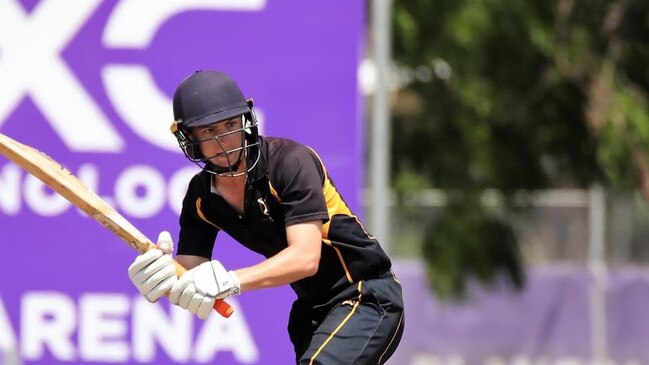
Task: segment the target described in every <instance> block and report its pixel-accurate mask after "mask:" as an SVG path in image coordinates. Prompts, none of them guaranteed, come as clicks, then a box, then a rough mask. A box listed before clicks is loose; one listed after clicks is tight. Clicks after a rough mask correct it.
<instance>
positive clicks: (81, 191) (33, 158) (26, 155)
mask: <svg viewBox="0 0 649 365" xmlns="http://www.w3.org/2000/svg"><path fill="white" fill-rule="evenodd" d="M0 154H2V155H4V156H5V157H7V158H8V159H9V160H11V161H13V162H14V163H15V164H16V165H18V166H20V167H22V168H23V169H25V170H26V171H27V172H29V173H30V174H31V175H33V176H35V177H37V178H38V179H39V180H41V181H42V182H43V183H44V184H46V185H48V186H49V187H51V188H52V189H53V190H54V191H56V192H57V193H59V194H60V195H61V196H63V197H64V198H65V199H67V200H68V201H70V202H71V203H72V204H74V205H75V206H76V207H78V208H79V209H81V210H82V211H83V212H85V213H86V214H87V215H89V216H90V217H92V218H93V219H94V220H96V221H97V222H99V223H100V224H101V225H102V226H104V227H105V228H106V229H108V230H109V231H111V232H113V233H114V234H116V235H117V236H119V237H120V238H121V239H122V240H124V241H125V242H126V243H128V244H129V245H130V246H131V247H133V248H134V249H136V250H137V251H138V252H140V253H142V252H146V251H148V250H149V249H150V248H153V247H155V245H154V244H153V243H152V242H151V240H149V239H148V238H147V237H146V236H145V235H144V234H142V232H140V231H139V230H138V229H137V228H135V226H133V225H132V224H131V223H130V222H129V221H128V220H127V219H126V218H124V217H123V216H122V215H121V214H119V213H118V212H117V211H115V209H113V207H111V206H110V205H109V204H108V203H106V202H105V201H104V200H103V199H102V198H101V197H99V196H98V195H97V194H96V193H95V192H94V191H92V190H91V189H90V188H89V187H88V186H87V185H86V184H84V183H83V182H82V181H81V180H79V178H77V177H76V176H75V175H73V174H72V173H71V172H70V171H68V170H67V169H66V168H64V167H63V166H61V165H60V164H59V163H58V162H56V161H54V159H52V158H51V157H49V156H47V155H46V154H45V153H43V152H41V151H39V150H37V149H35V148H32V147H30V146H27V145H24V144H22V143H20V142H17V141H15V140H13V139H11V138H9V137H7V136H6V135H4V134H2V133H0ZM174 263H175V266H176V274H178V276H181V275H182V274H184V273H185V272H186V270H185V268H183V267H182V266H181V265H180V264H178V263H176V262H174ZM214 308H215V309H216V310H217V311H218V312H219V313H220V314H221V315H223V316H224V317H229V316H230V315H231V314H232V312H233V309H232V307H230V306H229V305H228V304H227V303H226V302H224V301H222V300H217V301H216V303H215V304H214Z"/></svg>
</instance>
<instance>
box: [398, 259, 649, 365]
mask: <svg viewBox="0 0 649 365" xmlns="http://www.w3.org/2000/svg"><path fill="white" fill-rule="evenodd" d="M394 271H395V273H396V274H397V275H398V276H399V279H400V281H401V283H402V286H403V289H404V298H405V299H406V301H405V303H406V308H405V313H406V322H405V331H404V336H403V339H402V341H401V345H400V346H399V348H398V349H397V351H396V352H395V354H394V356H393V357H392V359H391V364H412V365H425V364H426V365H433V364H434V365H592V364H607V365H641V364H649V348H648V347H647V345H646V344H647V339H648V338H649V315H647V306H649V270H647V269H646V268H633V267H617V268H613V269H611V270H610V271H609V272H608V273H607V274H606V275H605V276H604V277H603V282H602V288H603V295H602V296H601V298H600V299H599V300H597V299H596V298H597V295H595V291H594V290H595V288H596V285H595V276H594V275H593V274H591V273H590V272H589V271H588V269H587V268H585V267H570V266H548V267H537V268H531V269H529V270H528V271H527V284H526V287H525V289H524V290H522V291H520V292H517V291H514V290H512V289H511V288H507V287H506V286H498V285H497V286H495V287H492V288H485V287H483V286H478V285H474V286H472V287H471V289H470V290H469V294H468V296H467V299H466V300H465V301H462V302H442V301H439V300H438V299H436V298H435V296H434V295H432V294H431V290H430V286H429V284H428V282H427V280H426V275H425V268H424V265H423V264H422V263H420V262H397V263H396V265H395V268H394ZM593 299H596V300H597V301H596V302H593ZM595 303H597V304H595ZM598 305H601V306H602V307H601V308H603V310H602V313H601V317H600V316H599V315H598V314H596V311H597V309H595V307H596V306H598ZM597 321H601V323H599V324H597ZM596 328H599V329H600V330H601V331H602V333H601V334H600V336H601V339H602V344H601V346H595V345H594V343H595V342H596V341H597V340H596V338H597V336H596V335H595V331H596ZM598 355H599V356H605V357H607V360H605V361H604V360H603V359H602V362H599V363H598V362H596V361H595V360H597V359H596V356H598Z"/></svg>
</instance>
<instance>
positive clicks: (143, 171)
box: [0, 163, 199, 218]
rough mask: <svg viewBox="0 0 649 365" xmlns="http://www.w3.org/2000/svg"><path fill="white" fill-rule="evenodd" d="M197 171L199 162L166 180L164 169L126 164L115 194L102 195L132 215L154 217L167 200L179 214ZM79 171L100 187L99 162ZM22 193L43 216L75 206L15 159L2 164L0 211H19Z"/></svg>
mask: <svg viewBox="0 0 649 365" xmlns="http://www.w3.org/2000/svg"><path fill="white" fill-rule="evenodd" d="M198 171H199V169H198V168H197V167H196V166H186V167H183V168H181V169H178V170H177V171H175V172H174V173H173V174H172V175H171V177H170V178H169V183H168V184H167V182H166V181H165V178H164V176H163V175H162V173H161V172H160V171H159V170H157V169H155V168H154V167H152V166H148V165H134V166H130V167H126V168H125V169H124V170H122V171H121V173H120V174H119V175H118V176H117V179H116V180H115V187H114V189H113V191H114V194H115V195H114V197H113V196H102V199H104V200H105V201H106V202H107V203H109V204H110V205H111V206H112V207H114V208H115V209H116V210H118V211H121V212H123V213H124V215H126V216H130V217H136V218H152V217H155V216H157V215H158V214H160V212H161V211H162V210H163V209H164V207H165V205H167V204H168V206H169V208H170V209H171V210H172V211H173V212H174V213H175V214H176V215H178V214H180V210H181V209H182V200H183V197H184V196H185V191H186V189H187V184H188V183H189V180H190V179H191V178H192V177H193V176H194V175H195V174H196V173H197V172H198ZM76 175H77V176H78V177H79V179H81V180H82V181H83V182H84V183H85V184H86V185H87V186H88V187H89V188H90V189H91V190H92V191H95V192H98V191H99V190H100V184H99V181H100V170H99V169H98V168H97V166H96V165H94V164H90V163H84V164H81V165H80V166H79V168H78V173H77V174H76ZM21 196H24V199H25V202H26V206H27V207H28V208H30V209H31V210H32V211H33V212H34V213H36V214H37V215H40V216H43V217H53V216H58V215H61V214H64V213H65V212H66V211H68V210H69V209H70V207H71V206H72V204H71V203H70V202H68V201H67V200H65V198H63V197H62V196H60V195H59V194H56V193H55V192H54V191H52V190H51V189H50V188H49V187H48V186H46V185H45V184H43V183H42V182H41V181H40V180H38V179H37V178H35V177H34V176H32V175H29V174H28V173H26V172H24V171H23V170H22V169H20V168H19V167H18V166H16V165H14V164H13V163H8V164H6V165H4V166H0V213H2V214H5V215H8V216H15V215H18V214H20V212H21V209H22V206H21V204H20V203H21V200H20V197H21ZM5 197H6V199H5Z"/></svg>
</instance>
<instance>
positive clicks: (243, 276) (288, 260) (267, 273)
mask: <svg viewBox="0 0 649 365" xmlns="http://www.w3.org/2000/svg"><path fill="white" fill-rule="evenodd" d="M286 238H287V240H288V247H286V248H285V249H283V250H282V251H280V252H279V253H277V254H276V255H275V256H273V257H271V258H269V259H267V260H264V261H262V262H261V263H259V264H257V265H254V266H250V267H246V268H241V269H238V270H235V273H236V275H237V277H238V278H239V282H240V285H241V291H247V290H254V289H262V288H269V287H275V286H280V285H285V284H290V283H293V282H295V281H298V280H300V279H303V278H305V277H309V276H312V275H314V274H315V273H316V272H317V271H318V263H319V262H320V251H321V245H322V221H320V220H316V221H310V222H305V223H298V224H293V225H290V226H288V227H286Z"/></svg>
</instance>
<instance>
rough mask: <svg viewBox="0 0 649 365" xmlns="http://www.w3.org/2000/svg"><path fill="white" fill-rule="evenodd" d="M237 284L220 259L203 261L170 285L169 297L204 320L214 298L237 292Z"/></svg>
mask: <svg viewBox="0 0 649 365" xmlns="http://www.w3.org/2000/svg"><path fill="white" fill-rule="evenodd" d="M240 289H241V284H240V283H239V278H238V277H237V275H236V274H235V273H234V271H226V270H225V268H224V267H223V265H221V263H220V262H218V261H216V260H213V261H208V262H204V263H202V264H200V265H198V266H196V267H195V268H193V269H191V270H189V271H187V272H186V273H185V274H184V275H183V276H181V277H180V279H178V281H177V282H176V283H175V284H174V285H173V286H172V288H171V291H170V293H169V300H170V301H171V302H172V303H174V304H176V305H179V306H180V307H182V308H184V309H187V310H188V311H190V312H192V313H194V314H196V315H197V316H198V317H199V318H201V319H207V317H209V315H210V314H211V313H212V307H213V306H214V302H215V301H216V299H224V298H227V297H229V296H232V295H236V294H238V293H239V290H240Z"/></svg>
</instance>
